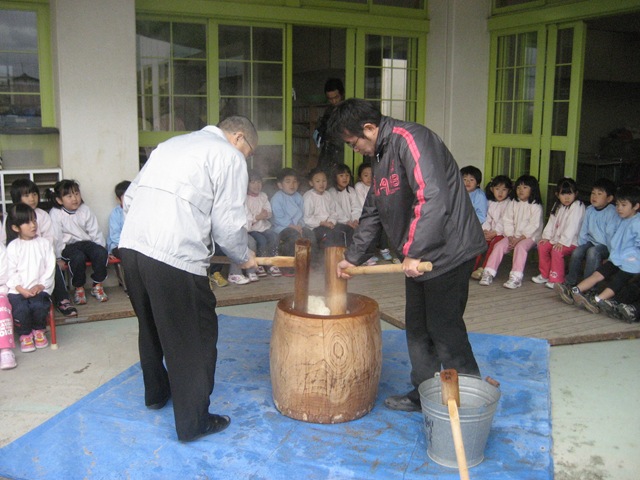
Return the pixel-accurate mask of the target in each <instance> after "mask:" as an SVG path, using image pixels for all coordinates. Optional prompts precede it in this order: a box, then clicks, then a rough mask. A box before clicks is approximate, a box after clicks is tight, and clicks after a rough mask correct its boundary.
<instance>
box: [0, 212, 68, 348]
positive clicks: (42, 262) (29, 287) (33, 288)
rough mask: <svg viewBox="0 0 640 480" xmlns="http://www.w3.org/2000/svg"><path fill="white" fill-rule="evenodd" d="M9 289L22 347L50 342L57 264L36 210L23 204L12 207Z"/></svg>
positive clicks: (43, 345) (8, 245) (9, 233)
mask: <svg viewBox="0 0 640 480" xmlns="http://www.w3.org/2000/svg"><path fill="white" fill-rule="evenodd" d="M8 215H9V219H8V221H7V240H8V242H9V243H8V244H7V269H8V271H7V275H8V277H7V288H8V289H9V294H8V297H9V302H11V308H12V311H13V321H14V324H15V329H16V333H17V334H18V335H19V336H20V350H21V351H22V352H33V351H34V350H35V349H36V348H45V347H47V346H48V345H49V342H48V340H47V337H46V335H45V331H46V325H47V316H48V314H49V305H50V302H51V300H50V298H49V297H50V295H51V293H52V292H53V283H54V275H55V267H56V256H55V253H54V251H53V246H52V245H51V243H50V242H49V241H48V240H46V239H45V238H43V237H40V236H38V225H37V221H36V213H35V212H34V210H33V209H32V208H31V207H30V206H29V205H26V204H24V203H19V204H15V205H12V206H11V207H10V208H9V212H8Z"/></svg>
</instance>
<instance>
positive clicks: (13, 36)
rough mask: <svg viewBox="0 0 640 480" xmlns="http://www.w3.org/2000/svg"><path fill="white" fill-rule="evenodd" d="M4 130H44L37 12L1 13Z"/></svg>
mask: <svg viewBox="0 0 640 480" xmlns="http://www.w3.org/2000/svg"><path fill="white" fill-rule="evenodd" d="M0 126H2V127H9V128H20V127H41V126H42V113H41V102H40V69H39V65H38V29H37V14H36V12H32V11H18V10H0Z"/></svg>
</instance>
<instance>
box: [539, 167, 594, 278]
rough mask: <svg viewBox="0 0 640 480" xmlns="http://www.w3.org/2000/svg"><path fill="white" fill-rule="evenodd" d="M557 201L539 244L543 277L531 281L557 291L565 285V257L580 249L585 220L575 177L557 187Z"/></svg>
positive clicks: (563, 179) (540, 267) (562, 179)
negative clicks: (579, 244) (579, 243)
mask: <svg viewBox="0 0 640 480" xmlns="http://www.w3.org/2000/svg"><path fill="white" fill-rule="evenodd" d="M556 197H557V201H556V203H554V205H553V208H552V209H551V215H550V216H549V221H548V222H547V225H546V226H545V227H544V230H543V232H542V239H541V240H540V241H539V242H538V258H539V261H538V270H539V271H540V274H539V275H536V276H535V277H533V278H532V279H531V281H533V282H534V283H544V284H545V285H546V286H547V288H554V285H553V284H554V283H563V282H564V257H566V256H567V255H571V253H572V252H573V251H574V250H575V249H576V247H577V246H578V234H579V233H580V227H581V226H582V219H583V218H584V204H583V203H582V202H581V201H580V200H578V185H577V184H576V182H575V180H573V179H571V178H561V179H560V180H558V183H557V184H556Z"/></svg>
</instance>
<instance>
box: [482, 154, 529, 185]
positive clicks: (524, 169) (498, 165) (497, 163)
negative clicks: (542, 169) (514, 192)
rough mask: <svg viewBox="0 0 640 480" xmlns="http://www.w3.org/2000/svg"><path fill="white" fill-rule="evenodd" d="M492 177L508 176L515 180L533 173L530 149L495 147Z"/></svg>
mask: <svg viewBox="0 0 640 480" xmlns="http://www.w3.org/2000/svg"><path fill="white" fill-rule="evenodd" d="M492 158H493V160H492V162H493V165H492V167H491V175H492V176H496V175H506V176H508V177H509V178H511V179H512V180H515V179H516V178H518V177H519V176H521V175H526V174H530V173H531V150H530V149H528V148H511V147H494V149H493V157H492Z"/></svg>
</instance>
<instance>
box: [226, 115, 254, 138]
mask: <svg viewBox="0 0 640 480" xmlns="http://www.w3.org/2000/svg"><path fill="white" fill-rule="evenodd" d="M218 128H219V129H220V130H222V131H224V132H226V133H236V132H240V133H242V134H243V135H244V136H245V137H246V138H247V141H248V142H249V143H250V144H251V145H254V146H255V145H257V144H258V131H257V130H256V127H255V126H254V125H253V123H252V122H251V120H249V119H248V118H247V117H243V116H242V115H234V116H232V117H227V118H225V119H224V120H222V121H221V122H220V123H219V124H218Z"/></svg>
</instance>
